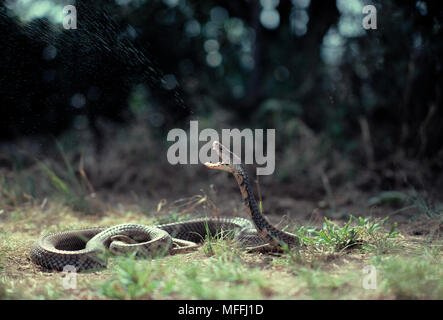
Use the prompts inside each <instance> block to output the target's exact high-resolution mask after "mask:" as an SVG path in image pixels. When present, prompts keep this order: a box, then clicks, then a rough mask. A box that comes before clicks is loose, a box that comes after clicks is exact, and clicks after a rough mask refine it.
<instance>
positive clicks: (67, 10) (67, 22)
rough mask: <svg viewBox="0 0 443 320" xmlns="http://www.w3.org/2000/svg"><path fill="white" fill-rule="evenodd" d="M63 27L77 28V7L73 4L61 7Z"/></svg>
mask: <svg viewBox="0 0 443 320" xmlns="http://www.w3.org/2000/svg"><path fill="white" fill-rule="evenodd" d="M63 14H64V15H65V16H64V18H63V28H65V29H68V30H69V29H77V8H76V7H75V6H73V5H68V6H64V7H63Z"/></svg>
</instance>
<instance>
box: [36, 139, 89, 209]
mask: <svg viewBox="0 0 443 320" xmlns="http://www.w3.org/2000/svg"><path fill="white" fill-rule="evenodd" d="M57 147H58V149H59V152H60V154H61V156H62V158H63V161H64V164H65V172H64V173H63V175H64V176H65V179H63V178H61V177H60V176H59V175H57V174H56V172H55V171H54V170H53V169H51V168H50V167H49V166H48V165H46V164H44V163H42V162H40V168H41V170H42V171H43V172H44V173H45V174H46V176H47V177H48V178H49V180H50V182H51V185H52V186H53V188H54V189H55V191H56V193H57V194H58V196H59V197H60V198H61V199H62V200H63V202H64V203H65V204H67V205H69V206H71V207H72V208H73V209H74V210H76V211H82V212H87V213H88V212H89V211H91V210H90V209H92V208H90V206H89V201H88V199H89V198H93V197H94V195H95V193H94V189H93V187H92V185H91V184H90V183H89V180H88V178H87V176H86V173H85V172H84V170H83V167H82V165H80V167H79V174H80V177H78V176H77V175H76V173H75V170H74V168H73V167H72V165H71V163H70V162H69V160H68V158H67V156H66V154H65V152H64V151H63V148H62V146H61V145H60V144H59V143H57Z"/></svg>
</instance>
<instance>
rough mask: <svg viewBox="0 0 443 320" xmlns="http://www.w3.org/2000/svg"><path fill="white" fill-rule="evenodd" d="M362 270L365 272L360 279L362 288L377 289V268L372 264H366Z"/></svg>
mask: <svg viewBox="0 0 443 320" xmlns="http://www.w3.org/2000/svg"><path fill="white" fill-rule="evenodd" d="M362 272H363V274H365V276H364V277H363V281H362V286H363V289H366V290H375V289H377V268H375V266H373V265H367V266H365V267H364V268H363V270H362Z"/></svg>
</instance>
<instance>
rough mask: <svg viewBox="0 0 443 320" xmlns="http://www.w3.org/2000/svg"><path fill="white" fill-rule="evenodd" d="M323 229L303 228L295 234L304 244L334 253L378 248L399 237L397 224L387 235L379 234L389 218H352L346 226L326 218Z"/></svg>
mask: <svg viewBox="0 0 443 320" xmlns="http://www.w3.org/2000/svg"><path fill="white" fill-rule="evenodd" d="M324 219H325V221H324V223H323V227H322V228H321V229H320V230H317V229H316V228H314V227H310V226H301V227H299V228H298V229H297V230H296V231H295V232H294V233H295V234H296V235H297V236H298V237H299V238H300V241H301V243H302V244H305V245H308V246H318V247H323V248H326V249H329V250H332V251H342V250H345V249H349V248H352V247H354V246H357V245H358V246H366V245H369V246H370V247H378V246H381V244H382V243H383V241H387V239H391V238H395V237H397V236H398V234H399V233H398V231H396V228H397V223H394V224H393V225H392V227H391V229H390V230H389V232H387V233H383V232H379V230H380V228H382V226H383V225H384V223H385V222H386V221H387V220H388V218H385V219H382V220H377V219H375V220H374V219H371V218H362V217H359V218H355V217H354V216H352V215H351V216H350V217H349V220H348V221H347V222H346V223H345V225H344V226H339V225H338V224H336V223H334V222H332V221H330V220H329V219H328V218H327V217H325V218H324Z"/></svg>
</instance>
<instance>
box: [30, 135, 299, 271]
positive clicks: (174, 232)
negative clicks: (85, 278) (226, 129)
mask: <svg viewBox="0 0 443 320" xmlns="http://www.w3.org/2000/svg"><path fill="white" fill-rule="evenodd" d="M213 149H214V150H215V151H216V152H217V154H218V155H219V157H220V158H221V159H222V161H220V162H217V163H205V166H206V167H207V168H209V169H215V170H221V171H226V172H229V173H232V174H233V175H234V177H235V179H236V181H237V183H238V185H239V187H240V191H241V195H242V199H243V203H244V205H245V208H246V211H247V213H248V214H249V216H250V218H251V220H252V222H251V221H250V220H247V219H243V218H239V217H232V218H227V217H208V218H201V219H194V220H189V221H183V222H176V223H170V224H162V225H157V226H144V225H139V224H121V225H116V226H111V227H95V228H87V229H79V230H70V231H64V232H59V233H54V234H49V235H46V236H43V237H42V238H40V239H38V240H37V241H36V242H35V243H34V245H33V246H32V248H31V252H30V256H31V260H32V261H33V262H34V263H35V264H37V265H40V266H42V267H44V268H46V269H53V270H59V271H62V270H64V268H65V267H66V266H73V267H75V270H76V271H82V270H88V269H98V268H104V267H106V260H107V254H106V253H107V252H109V251H110V252H114V253H122V252H133V251H135V252H137V255H140V256H151V255H153V254H156V253H157V252H159V251H162V250H163V252H167V253H170V254H174V253H181V252H186V251H189V250H193V249H195V248H196V247H198V245H197V243H200V242H202V240H204V239H205V237H206V236H207V235H210V236H212V237H214V236H216V235H218V234H220V233H225V232H230V233H233V236H234V240H235V241H236V242H238V243H239V244H240V245H241V246H242V247H245V248H248V249H251V250H254V249H258V250H261V249H265V250H273V249H276V248H281V247H283V246H285V247H288V248H293V247H295V246H297V245H298V244H299V239H298V237H297V236H296V235H294V234H292V233H288V232H285V231H281V230H279V229H277V228H275V227H274V226H272V225H271V224H270V223H269V221H268V220H267V219H266V217H265V216H263V214H262V213H261V212H260V210H259V208H258V205H257V201H256V200H255V197H254V194H253V192H252V189H251V185H250V182H249V178H248V174H247V172H246V170H245V168H244V167H243V165H242V164H241V161H240V159H239V157H238V156H237V155H235V154H234V153H232V152H230V151H229V149H227V148H226V147H224V146H223V145H222V144H220V143H219V142H217V141H216V142H214V144H213Z"/></svg>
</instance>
